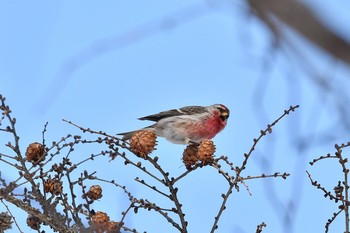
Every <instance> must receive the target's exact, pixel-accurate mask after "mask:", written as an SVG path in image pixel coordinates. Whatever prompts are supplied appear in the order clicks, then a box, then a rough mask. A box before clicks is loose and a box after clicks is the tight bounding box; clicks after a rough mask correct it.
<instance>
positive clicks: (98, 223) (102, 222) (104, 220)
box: [91, 211, 109, 233]
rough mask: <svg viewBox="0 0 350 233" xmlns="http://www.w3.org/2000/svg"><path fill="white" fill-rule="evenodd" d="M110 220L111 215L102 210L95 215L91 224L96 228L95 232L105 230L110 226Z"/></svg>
mask: <svg viewBox="0 0 350 233" xmlns="http://www.w3.org/2000/svg"><path fill="white" fill-rule="evenodd" d="M108 222H109V216H108V215H107V214H106V213H104V212H102V211H97V212H96V213H95V214H94V216H92V218H91V224H92V228H93V229H94V230H95V232H98V233H99V232H101V233H102V232H105V231H106V228H107V226H108Z"/></svg>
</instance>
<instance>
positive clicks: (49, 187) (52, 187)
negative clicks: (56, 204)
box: [44, 178, 63, 195]
mask: <svg viewBox="0 0 350 233" xmlns="http://www.w3.org/2000/svg"><path fill="white" fill-rule="evenodd" d="M44 191H45V192H46V193H51V194H54V195H58V194H61V193H62V191H63V186H62V182H61V181H59V180H55V179H51V178H49V179H47V180H46V181H45V183H44Z"/></svg>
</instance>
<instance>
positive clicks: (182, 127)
mask: <svg viewBox="0 0 350 233" xmlns="http://www.w3.org/2000/svg"><path fill="white" fill-rule="evenodd" d="M229 116H230V110H229V109H228V108H227V107H226V106H225V105H223V104H213V105H210V106H186V107H182V108H178V109H171V110H167V111H163V112H159V113H157V114H153V115H149V116H145V117H141V118H138V119H139V120H149V121H154V122H156V123H154V124H152V125H150V126H148V127H145V128H143V129H139V130H134V131H130V132H125V133H119V134H117V135H122V136H123V138H122V140H124V141H126V140H130V139H131V137H132V136H133V135H134V134H135V133H136V132H138V131H141V130H150V131H153V132H154V133H155V134H156V135H157V136H159V137H163V138H165V139H166V140H168V141H170V142H172V143H175V144H199V143H200V142H201V141H202V140H204V139H212V138H214V137H215V136H216V135H217V134H218V133H219V132H220V131H222V130H223V129H224V128H225V126H226V124H227V119H228V118H229Z"/></svg>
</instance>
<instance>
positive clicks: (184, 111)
mask: <svg viewBox="0 0 350 233" xmlns="http://www.w3.org/2000/svg"><path fill="white" fill-rule="evenodd" d="M204 112H206V108H205V107H202V106H187V107H183V108H179V109H171V110H168V111H164V112H160V113H157V114H153V115H149V116H145V117H141V118H139V120H149V121H159V120H161V119H163V118H167V117H172V116H181V115H192V114H199V113H204Z"/></svg>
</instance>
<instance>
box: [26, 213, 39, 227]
mask: <svg viewBox="0 0 350 233" xmlns="http://www.w3.org/2000/svg"><path fill="white" fill-rule="evenodd" d="M40 224H41V220H40V219H39V218H38V217H35V216H33V215H30V216H28V218H27V225H28V226H29V227H30V228H32V229H33V230H39V229H40Z"/></svg>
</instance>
